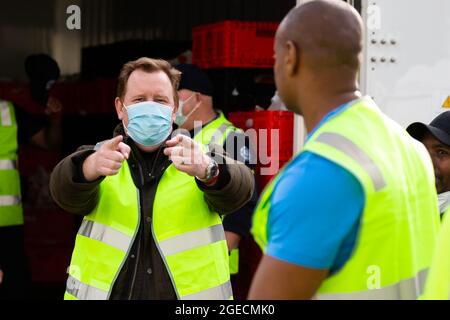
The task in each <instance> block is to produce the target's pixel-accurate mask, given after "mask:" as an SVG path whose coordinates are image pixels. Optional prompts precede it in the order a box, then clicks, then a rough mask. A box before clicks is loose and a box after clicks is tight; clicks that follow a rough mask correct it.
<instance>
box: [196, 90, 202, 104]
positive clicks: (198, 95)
mask: <svg viewBox="0 0 450 320" xmlns="http://www.w3.org/2000/svg"><path fill="white" fill-rule="evenodd" d="M194 100H195V104H197V103H199V102H201V101H202V94H201V93H200V92H194Z"/></svg>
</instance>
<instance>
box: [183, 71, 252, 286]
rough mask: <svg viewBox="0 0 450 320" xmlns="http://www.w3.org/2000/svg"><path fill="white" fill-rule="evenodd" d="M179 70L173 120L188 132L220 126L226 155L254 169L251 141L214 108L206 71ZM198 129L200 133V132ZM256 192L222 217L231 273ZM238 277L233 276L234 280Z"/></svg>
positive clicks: (236, 264) (235, 268)
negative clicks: (178, 101) (176, 104)
mask: <svg viewBox="0 0 450 320" xmlns="http://www.w3.org/2000/svg"><path fill="white" fill-rule="evenodd" d="M176 69H177V70H179V71H180V72H181V80H180V85H179V87H178V95H179V97H180V103H179V107H178V111H177V116H176V118H175V123H176V124H177V126H178V127H179V128H181V129H184V130H187V131H189V135H190V136H191V137H194V138H195V136H194V134H195V133H197V131H198V133H197V134H201V132H208V131H209V130H215V129H219V130H221V131H223V136H222V139H221V141H219V143H220V144H222V145H223V149H224V150H225V152H226V154H227V155H228V156H230V157H231V158H233V159H234V160H237V161H240V162H242V163H245V165H247V166H248V167H249V168H250V169H251V170H254V169H255V166H254V164H255V161H254V160H256V156H255V154H254V151H253V148H251V146H250V141H249V139H248V137H246V136H245V135H244V133H243V132H242V131H241V130H239V129H237V128H236V127H234V126H233V125H232V123H231V122H230V121H228V120H227V119H226V117H225V115H224V114H223V112H221V111H218V110H215V109H214V107H213V98H212V96H213V85H212V83H211V81H210V80H209V78H208V76H207V74H206V73H205V72H203V71H202V70H201V69H200V68H198V67H197V66H195V65H192V64H181V65H178V66H176ZM200 131H201V132H200ZM257 199H258V197H257V194H256V191H255V193H254V194H253V196H252V199H251V200H250V201H249V202H248V203H247V204H246V205H245V206H243V207H242V208H241V209H239V210H238V211H236V212H234V213H232V214H228V215H226V216H225V217H224V219H223V226H224V229H225V237H226V239H227V245H228V251H229V252H230V272H231V273H232V275H237V273H238V271H239V250H238V248H239V243H240V241H241V239H243V238H245V237H247V236H248V235H249V233H250V227H251V217H252V213H253V210H254V208H255V206H256V202H257ZM236 280H237V279H235V277H232V282H233V283H234V282H235V281H236Z"/></svg>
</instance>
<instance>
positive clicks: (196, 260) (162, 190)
mask: <svg viewBox="0 0 450 320" xmlns="http://www.w3.org/2000/svg"><path fill="white" fill-rule="evenodd" d="M179 77H180V72H179V71H177V70H175V69H173V68H172V67H171V66H170V64H169V63H167V62H166V61H163V60H156V59H150V58H140V59H138V60H136V61H131V62H129V63H127V64H125V65H124V67H123V68H122V71H121V73H120V75H119V81H118V89H117V98H116V100H115V106H116V112H117V115H118V118H119V120H121V122H122V123H121V124H120V125H119V126H118V127H117V128H116V130H115V133H114V138H112V139H111V140H107V141H104V142H101V143H98V144H97V145H96V146H95V147H88V148H85V149H84V150H80V151H78V152H76V153H74V154H72V155H70V156H69V157H67V158H65V159H63V160H62V161H61V162H60V163H59V164H58V166H57V167H56V168H55V170H54V172H53V173H52V176H51V182H50V189H51V193H52V196H53V197H54V199H55V201H56V202H57V203H58V204H59V205H60V206H61V207H62V208H64V209H65V210H67V211H69V212H71V213H75V214H80V215H83V216H84V219H83V222H82V224H81V227H80V230H79V232H78V235H77V238H76V243H75V248H74V252H73V255H72V261H71V265H70V267H69V270H68V273H69V277H68V280H67V288H66V293H65V298H66V299H229V298H230V297H232V291H231V285H230V282H229V270H228V250H227V244H226V240H225V234H224V231H223V227H222V222H221V218H220V215H222V214H227V213H230V212H233V211H235V210H237V209H239V208H240V207H242V206H243V205H244V204H245V203H246V202H247V201H248V200H249V199H250V197H251V195H252V193H253V189H254V183H253V177H252V173H251V171H250V169H248V168H247V167H246V166H245V165H244V164H242V163H239V162H236V161H234V160H233V159H230V158H227V157H226V156H225V153H224V151H223V149H222V148H221V146H220V145H219V146H218V145H214V144H209V143H207V141H206V140H212V136H209V137H207V136H205V137H202V139H203V140H200V141H199V140H198V138H194V139H192V138H190V137H187V136H184V135H175V136H174V137H171V133H172V123H173V121H174V119H175V117H176V112H177V107H178V94H177V90H176V89H177V86H178V82H179ZM208 144H209V148H208V150H209V151H208V152H207V150H206V148H204V147H203V145H208ZM86 149H87V150H86Z"/></svg>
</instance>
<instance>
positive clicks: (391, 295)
mask: <svg viewBox="0 0 450 320" xmlns="http://www.w3.org/2000/svg"><path fill="white" fill-rule="evenodd" d="M427 273H428V269H425V270H422V271H420V272H419V273H418V274H417V276H416V277H414V278H410V279H406V280H403V281H400V282H398V283H396V284H393V285H390V286H387V287H384V288H380V289H373V290H367V291H360V292H350V293H325V294H319V295H318V296H317V298H318V299H321V300H416V299H418V298H419V297H420V296H421V295H422V293H423V290H424V287H425V280H426V278H427Z"/></svg>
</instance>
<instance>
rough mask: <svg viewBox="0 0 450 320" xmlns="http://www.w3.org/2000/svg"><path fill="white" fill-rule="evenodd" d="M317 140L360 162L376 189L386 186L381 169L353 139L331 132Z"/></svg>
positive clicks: (325, 133) (322, 134)
mask: <svg viewBox="0 0 450 320" xmlns="http://www.w3.org/2000/svg"><path fill="white" fill-rule="evenodd" d="M315 141H317V142H320V143H323V144H327V145H329V146H332V147H334V148H336V149H337V150H340V151H341V152H343V153H345V154H346V155H348V156H349V157H351V158H353V159H354V160H355V161H356V162H358V163H359V164H360V165H361V166H362V167H363V168H364V169H365V170H366V171H367V173H368V174H369V176H370V177H371V178H372V182H373V185H374V187H375V191H379V190H380V189H382V188H383V187H384V186H386V182H385V181H384V178H383V174H382V173H381V170H380V169H379V168H378V166H377V165H376V164H375V162H373V160H372V159H371V158H370V157H369V156H368V155H367V153H365V152H364V151H363V150H362V149H361V148H359V147H358V146H357V145H356V144H355V143H354V142H353V141H351V140H349V139H347V138H346V137H344V136H343V135H340V134H337V133H331V132H324V133H321V134H320V135H319V136H318V137H317V138H316V139H315Z"/></svg>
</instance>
